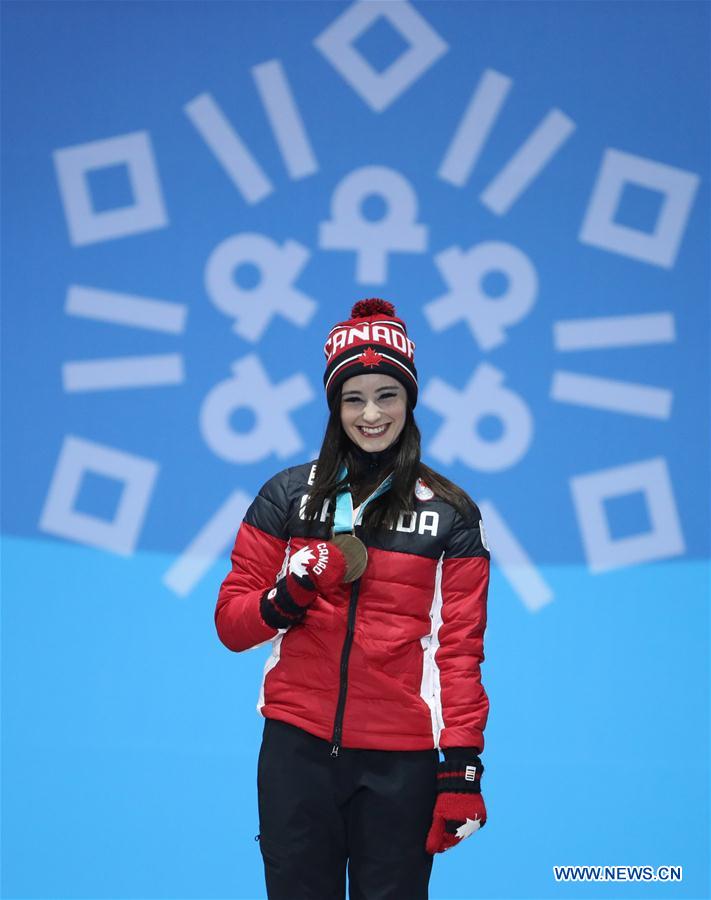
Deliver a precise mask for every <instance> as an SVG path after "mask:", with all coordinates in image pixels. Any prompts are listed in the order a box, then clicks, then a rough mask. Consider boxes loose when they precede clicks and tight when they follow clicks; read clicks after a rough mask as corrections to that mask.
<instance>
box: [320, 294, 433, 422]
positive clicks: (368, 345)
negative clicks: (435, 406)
mask: <svg viewBox="0 0 711 900" xmlns="http://www.w3.org/2000/svg"><path fill="white" fill-rule="evenodd" d="M323 351H324V353H325V354H326V371H325V373H324V376H323V383H324V387H325V388H326V399H327V401H328V405H329V407H330V406H332V405H333V398H334V396H335V393H336V390H337V389H338V387H339V385H341V384H343V382H344V381H345V380H346V379H347V378H352V377H353V376H354V375H365V374H373V373H375V374H382V375H391V376H392V377H393V378H397V380H398V381H399V382H400V383H401V384H402V385H403V386H404V388H405V390H406V391H407V396H408V399H409V401H410V406H411V407H412V408H413V409H414V407H415V404H416V403H417V369H416V368H415V344H414V343H413V341H411V340H410V339H409V338H408V336H407V328H406V327H405V323H404V322H403V321H402V319H399V318H398V317H397V316H396V315H395V307H394V306H393V305H392V303H388V301H387V300H380V299H379V298H377V297H372V298H371V299H369V300H359V301H358V303H356V304H355V306H354V307H353V309H352V310H351V318H350V319H347V320H346V321H345V322H339V323H338V324H337V325H334V326H333V328H332V329H331V330H330V331H329V333H328V340H327V341H326V344H325V346H324V348H323Z"/></svg>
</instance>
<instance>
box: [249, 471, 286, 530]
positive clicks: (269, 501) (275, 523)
mask: <svg viewBox="0 0 711 900" xmlns="http://www.w3.org/2000/svg"><path fill="white" fill-rule="evenodd" d="M290 472H291V469H283V470H282V471H281V472H277V474H276V475H274V476H272V477H271V478H270V479H269V481H267V482H266V483H265V484H263V485H262V487H261V489H260V491H259V493H258V494H257V496H256V497H255V498H254V500H253V501H252V503H251V505H250V507H249V509H248V510H247V512H246V513H245V516H244V521H245V522H246V523H247V524H248V525H253V526H254V527H255V528H259V529H260V530H261V531H266V532H267V534H271V535H272V536H273V537H277V538H281V540H284V541H287V540H289V532H288V529H287V521H288V517H289V473H290Z"/></svg>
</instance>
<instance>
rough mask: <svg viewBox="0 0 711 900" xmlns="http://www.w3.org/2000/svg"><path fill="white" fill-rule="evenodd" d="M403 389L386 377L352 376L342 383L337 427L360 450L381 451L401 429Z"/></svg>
mask: <svg viewBox="0 0 711 900" xmlns="http://www.w3.org/2000/svg"><path fill="white" fill-rule="evenodd" d="M406 412H407V396H406V393H405V388H404V387H403V386H402V385H401V384H400V382H399V381H398V380H397V379H396V378H392V377H391V376H390V375H375V374H372V375H371V374H368V375H354V376H353V378H349V379H347V380H346V381H344V382H343V388H342V390H341V424H342V425H343V430H344V431H345V432H346V434H347V435H348V437H349V438H350V439H351V440H352V441H353V443H354V444H357V445H358V446H359V447H361V448H362V449H363V450H367V451H370V452H375V451H376V450H385V449H386V447H389V446H390V445H391V444H392V443H394V442H395V441H396V440H397V439H398V437H399V436H400V432H401V431H402V429H403V428H404V427H405V414H406Z"/></svg>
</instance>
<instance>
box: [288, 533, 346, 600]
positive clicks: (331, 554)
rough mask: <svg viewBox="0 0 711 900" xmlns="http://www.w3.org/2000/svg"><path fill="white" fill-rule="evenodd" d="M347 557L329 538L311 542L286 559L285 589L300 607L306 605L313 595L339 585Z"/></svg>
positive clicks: (313, 598)
mask: <svg viewBox="0 0 711 900" xmlns="http://www.w3.org/2000/svg"><path fill="white" fill-rule="evenodd" d="M345 574H346V560H345V557H344V555H343V553H342V552H341V550H340V548H339V547H337V546H336V545H335V544H334V543H333V542H332V541H310V542H309V543H308V544H305V545H304V546H303V547H301V549H300V550H297V551H296V553H294V554H293V555H292V556H291V557H290V558H289V569H288V572H287V576H286V577H287V582H288V583H287V588H288V590H289V591H290V592H291V593H292V596H293V598H294V600H295V601H296V602H297V603H298V604H299V605H300V606H309V605H310V604H311V603H313V601H314V600H315V599H316V594H317V593H319V594H328V592H329V591H330V590H331V589H332V588H334V587H336V586H337V585H339V584H341V582H342V581H343V578H344V576H345Z"/></svg>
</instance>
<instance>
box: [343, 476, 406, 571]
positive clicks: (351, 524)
mask: <svg viewBox="0 0 711 900" xmlns="http://www.w3.org/2000/svg"><path fill="white" fill-rule="evenodd" d="M347 475H348V470H347V469H346V467H345V466H342V467H341V471H340V473H339V475H338V477H339V480H340V479H342V478H345V477H346V476H347ZM391 484H392V474H390V475H388V476H387V478H385V480H384V481H382V482H381V483H380V484H379V485H378V487H377V488H376V489H375V490H374V491H373V493H372V494H370V496H369V497H366V499H365V500H364V501H363V502H362V503H361V505H360V507H359V509H358V515H357V516H356V518H355V520H354V518H353V496H352V494H351V492H350V491H349V490H348V491H341V493H340V494H338V496H337V497H336V509H335V512H334V516H333V534H332V536H331V540H332V541H333V543H334V544H335V545H336V546H337V547H338V548H339V549H340V550H341V552H342V553H343V555H344V557H345V559H346V575H345V578H344V581H355V579H356V578H360V576H361V575H362V574H363V572H365V567H366V566H367V565H368V550H367V549H366V546H365V544H364V543H363V542H362V541H361V540H359V539H358V538H357V537H356V536H355V534H354V533H353V530H354V528H355V526H356V525H358V524H360V522H361V520H362V518H363V512H364V511H365V507H366V506H367V505H368V504H369V503H370V502H371V501H372V500H375V498H376V497H379V496H380V495H381V494H384V493H385V491H387V490H388V489H389V488H390V485H391Z"/></svg>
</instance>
